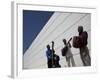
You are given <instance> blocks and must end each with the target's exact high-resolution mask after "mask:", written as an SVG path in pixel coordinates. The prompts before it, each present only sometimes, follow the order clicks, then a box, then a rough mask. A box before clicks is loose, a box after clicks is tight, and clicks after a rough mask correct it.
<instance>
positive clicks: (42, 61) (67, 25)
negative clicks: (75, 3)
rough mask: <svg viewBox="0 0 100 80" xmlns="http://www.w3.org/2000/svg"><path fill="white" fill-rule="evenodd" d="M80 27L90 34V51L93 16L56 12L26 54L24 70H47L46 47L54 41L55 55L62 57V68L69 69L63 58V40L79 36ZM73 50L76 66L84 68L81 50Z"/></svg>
mask: <svg viewBox="0 0 100 80" xmlns="http://www.w3.org/2000/svg"><path fill="white" fill-rule="evenodd" d="M78 25H82V26H84V30H86V31H87V32H88V35H89V37H88V48H89V50H90V49H91V45H90V44H91V40H90V39H91V38H90V37H91V34H90V33H91V14H88V13H64V12H55V13H54V14H53V16H52V17H51V18H50V19H49V21H48V22H47V23H46V25H45V26H44V28H43V29H42V30H41V31H40V33H39V35H38V36H37V37H36V39H35V40H34V41H33V43H32V44H31V46H30V47H29V49H28V50H27V51H26V53H25V54H24V57H23V68H24V69H32V68H47V58H46V45H47V44H50V45H51V41H52V40H53V41H54V42H55V51H56V52H55V53H56V54H57V55H59V56H60V64H61V66H62V67H67V63H66V61H65V58H64V57H62V56H61V49H62V47H63V42H62V39H63V38H66V40H68V39H70V38H71V37H73V36H75V35H78V32H77V28H78ZM71 50H72V53H73V55H74V59H75V63H76V66H82V62H81V59H80V55H79V49H75V48H71Z"/></svg>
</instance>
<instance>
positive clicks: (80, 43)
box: [73, 26, 91, 66]
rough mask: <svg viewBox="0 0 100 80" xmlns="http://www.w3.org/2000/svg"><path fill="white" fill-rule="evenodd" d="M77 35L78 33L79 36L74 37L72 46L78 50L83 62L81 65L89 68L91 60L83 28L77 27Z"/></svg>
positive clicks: (86, 36) (86, 34)
mask: <svg viewBox="0 0 100 80" xmlns="http://www.w3.org/2000/svg"><path fill="white" fill-rule="evenodd" d="M78 33H79V36H77V37H74V39H73V46H74V47H75V48H79V50H80V57H81V60H82V62H83V65H84V66H90V65H91V58H90V55H89V49H88V47H87V44H88V42H87V39H88V33H87V32H86V31H83V26H78Z"/></svg>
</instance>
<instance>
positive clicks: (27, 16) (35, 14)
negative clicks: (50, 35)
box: [23, 10, 54, 54]
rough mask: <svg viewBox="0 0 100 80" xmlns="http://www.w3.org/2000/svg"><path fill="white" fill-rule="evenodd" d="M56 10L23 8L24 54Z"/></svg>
mask: <svg viewBox="0 0 100 80" xmlns="http://www.w3.org/2000/svg"><path fill="white" fill-rule="evenodd" d="M53 13H54V12H48V11H33V10H23V54H24V53H25V51H26V50H27V49H28V48H29V46H30V45H31V43H32V42H33V40H34V39H35V38H36V36H37V35H38V33H39V32H40V31H41V30H42V28H43V27H44V25H45V24H46V23H47V21H48V20H49V19H50V17H51V16H52V14H53Z"/></svg>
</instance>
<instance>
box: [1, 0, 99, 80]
mask: <svg viewBox="0 0 100 80" xmlns="http://www.w3.org/2000/svg"><path fill="white" fill-rule="evenodd" d="M10 1H12V0H1V1H0V54H1V55H0V80H12V79H11V78H10V77H9V76H10V70H11V69H10V67H11V65H10V64H11V61H10V60H11V7H10V6H11V2H10ZM27 1H30V0H27ZM32 1H33V2H34V3H38V4H39V3H41V4H55V5H65V6H67V5H76V6H86V7H87V6H96V7H97V8H98V17H97V20H98V26H97V27H96V28H95V30H93V31H94V33H95V34H94V35H92V36H94V39H93V40H94V41H95V42H94V43H95V46H94V47H95V53H98V55H97V56H98V57H97V58H98V61H97V63H98V71H97V73H94V74H91V73H90V74H74V75H68V74H67V75H66V74H65V75H61V76H58V75H57V76H50V75H48V76H42V77H39V76H38V77H37V76H36V77H35V76H34V77H33V78H26V79H25V80H34V79H35V80H47V79H48V80H99V79H100V62H99V61H100V58H99V57H100V47H99V44H100V36H99V34H100V23H99V21H100V15H99V14H100V0H32ZM19 80H24V78H22V79H19Z"/></svg>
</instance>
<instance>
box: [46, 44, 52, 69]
mask: <svg viewBox="0 0 100 80" xmlns="http://www.w3.org/2000/svg"><path fill="white" fill-rule="evenodd" d="M46 56H47V65H48V68H52V50H51V49H50V45H47V51H46Z"/></svg>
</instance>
